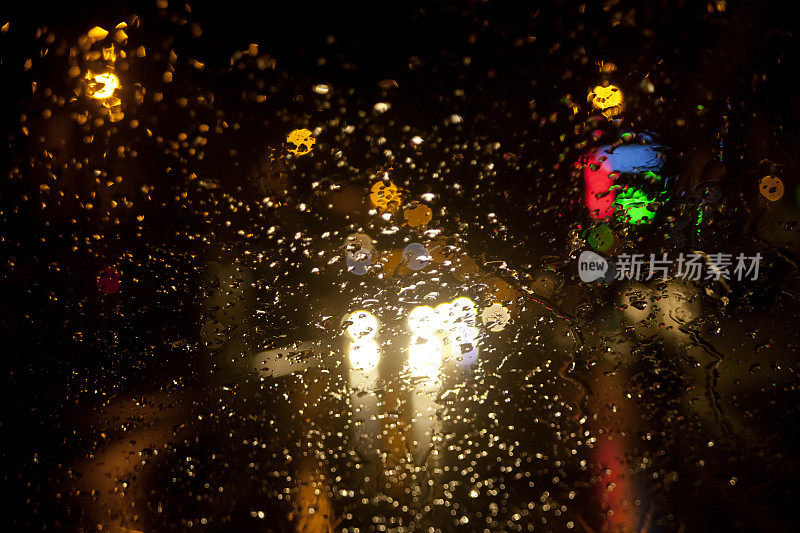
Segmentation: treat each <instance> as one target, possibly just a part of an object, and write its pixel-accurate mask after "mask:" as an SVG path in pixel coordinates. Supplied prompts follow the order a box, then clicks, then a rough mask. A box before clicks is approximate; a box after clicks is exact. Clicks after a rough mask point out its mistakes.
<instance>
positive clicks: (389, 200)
mask: <svg viewBox="0 0 800 533" xmlns="http://www.w3.org/2000/svg"><path fill="white" fill-rule="evenodd" d="M370 191H371V192H370V195H369V200H370V202H372V205H373V206H375V207H377V208H378V209H379V210H380V211H381V212H385V211H388V212H389V213H394V212H395V211H397V209H398V208H399V207H400V204H401V203H402V195H401V194H400V190H399V189H398V188H397V185H395V184H394V183H392V182H391V181H389V182H383V181H377V182H375V183H373V184H372V187H371V188H370Z"/></svg>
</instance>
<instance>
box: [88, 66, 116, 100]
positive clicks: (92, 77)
mask: <svg viewBox="0 0 800 533" xmlns="http://www.w3.org/2000/svg"><path fill="white" fill-rule="evenodd" d="M86 79H87V80H89V86H88V93H89V96H91V97H92V98H94V99H96V100H106V99H108V98H111V97H112V96H113V95H114V91H116V90H117V89H119V87H120V84H119V78H118V77H117V75H116V74H114V73H112V72H104V73H102V74H93V73H92V72H91V71H89V72H87V73H86Z"/></svg>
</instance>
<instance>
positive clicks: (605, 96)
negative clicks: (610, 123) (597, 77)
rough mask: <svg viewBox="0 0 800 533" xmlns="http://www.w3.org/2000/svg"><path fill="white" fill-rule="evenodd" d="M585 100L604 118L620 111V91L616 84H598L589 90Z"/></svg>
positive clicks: (621, 100) (621, 101) (621, 99)
mask: <svg viewBox="0 0 800 533" xmlns="http://www.w3.org/2000/svg"><path fill="white" fill-rule="evenodd" d="M587 100H588V101H589V102H591V104H592V106H594V107H595V109H597V110H599V111H600V112H601V113H603V115H605V116H606V118H610V117H612V116H615V115H618V114H619V113H620V112H621V111H622V103H623V98H622V91H620V90H619V87H617V86H616V85H607V86H603V85H598V86H596V87H595V88H594V89H592V90H591V91H590V92H589V96H588V97H587Z"/></svg>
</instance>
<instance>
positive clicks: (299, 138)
mask: <svg viewBox="0 0 800 533" xmlns="http://www.w3.org/2000/svg"><path fill="white" fill-rule="evenodd" d="M316 142H317V140H316V139H315V138H314V137H313V136H312V132H311V130H307V129H302V130H294V131H293V132H291V133H290V134H289V136H288V137H286V144H287V145H288V146H287V150H289V151H290V152H292V153H293V154H294V155H305V154H307V153H309V152H311V149H312V148H313V147H314V143H316ZM292 147H294V148H292Z"/></svg>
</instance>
